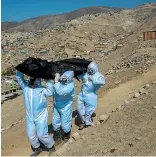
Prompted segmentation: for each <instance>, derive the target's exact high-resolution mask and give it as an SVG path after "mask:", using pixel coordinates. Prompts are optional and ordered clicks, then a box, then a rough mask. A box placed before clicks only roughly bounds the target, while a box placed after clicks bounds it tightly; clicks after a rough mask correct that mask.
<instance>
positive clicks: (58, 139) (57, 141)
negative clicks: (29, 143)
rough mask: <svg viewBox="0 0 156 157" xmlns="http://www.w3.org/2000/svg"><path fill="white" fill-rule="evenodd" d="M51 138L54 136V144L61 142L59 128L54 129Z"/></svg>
mask: <svg viewBox="0 0 156 157" xmlns="http://www.w3.org/2000/svg"><path fill="white" fill-rule="evenodd" d="M53 138H54V141H55V144H56V145H58V144H60V143H62V139H61V131H60V130H58V131H54V135H53Z"/></svg>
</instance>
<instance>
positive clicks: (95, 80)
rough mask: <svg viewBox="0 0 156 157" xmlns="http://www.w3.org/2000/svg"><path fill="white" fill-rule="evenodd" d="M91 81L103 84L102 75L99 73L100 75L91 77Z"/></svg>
mask: <svg viewBox="0 0 156 157" xmlns="http://www.w3.org/2000/svg"><path fill="white" fill-rule="evenodd" d="M92 82H93V84H95V85H104V84H105V79H104V76H102V75H101V76H98V77H95V78H93V80H92Z"/></svg>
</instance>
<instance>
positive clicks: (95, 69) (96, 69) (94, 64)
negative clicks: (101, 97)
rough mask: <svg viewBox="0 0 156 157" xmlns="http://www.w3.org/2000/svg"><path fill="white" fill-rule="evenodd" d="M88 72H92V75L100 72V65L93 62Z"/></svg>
mask: <svg viewBox="0 0 156 157" xmlns="http://www.w3.org/2000/svg"><path fill="white" fill-rule="evenodd" d="M87 72H90V73H91V74H92V75H93V74H95V73H96V72H98V65H97V64H96V63H95V62H91V63H90V64H89V65H88V69H87Z"/></svg>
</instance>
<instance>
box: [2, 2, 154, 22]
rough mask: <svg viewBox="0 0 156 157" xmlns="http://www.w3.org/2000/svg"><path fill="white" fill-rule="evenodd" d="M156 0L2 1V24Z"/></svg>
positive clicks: (132, 5) (128, 5)
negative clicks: (98, 7) (84, 9)
mask: <svg viewBox="0 0 156 157" xmlns="http://www.w3.org/2000/svg"><path fill="white" fill-rule="evenodd" d="M149 2H156V0H2V1H1V4H2V6H1V8H2V10H1V13H2V16H1V17H2V18H1V20H2V22H4V21H22V20H25V19H28V18H33V17H36V16H40V15H46V14H60V13H64V12H69V11H72V10H76V9H79V8H84V7H89V6H113V7H122V8H132V7H135V6H137V5H140V4H143V3H149Z"/></svg>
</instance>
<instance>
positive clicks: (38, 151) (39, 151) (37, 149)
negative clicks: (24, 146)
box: [30, 146, 42, 156]
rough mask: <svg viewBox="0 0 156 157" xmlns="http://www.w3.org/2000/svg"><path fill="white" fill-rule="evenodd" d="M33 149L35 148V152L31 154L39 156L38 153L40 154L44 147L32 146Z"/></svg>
mask: <svg viewBox="0 0 156 157" xmlns="http://www.w3.org/2000/svg"><path fill="white" fill-rule="evenodd" d="M31 148H32V150H33V153H32V154H31V155H30V156H37V155H38V154H40V153H41V152H42V148H41V147H39V148H33V147H32V146H31Z"/></svg>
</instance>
